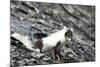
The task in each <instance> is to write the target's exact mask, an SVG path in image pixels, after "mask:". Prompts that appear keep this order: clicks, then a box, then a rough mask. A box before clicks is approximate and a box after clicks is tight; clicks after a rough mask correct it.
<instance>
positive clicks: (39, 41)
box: [35, 39, 43, 52]
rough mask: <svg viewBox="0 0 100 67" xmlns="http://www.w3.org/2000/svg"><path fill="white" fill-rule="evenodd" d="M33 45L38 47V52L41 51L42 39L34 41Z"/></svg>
mask: <svg viewBox="0 0 100 67" xmlns="http://www.w3.org/2000/svg"><path fill="white" fill-rule="evenodd" d="M35 47H36V48H39V49H40V52H42V48H43V41H42V39H39V40H38V41H37V42H36V45H35Z"/></svg>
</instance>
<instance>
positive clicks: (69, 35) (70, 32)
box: [65, 30, 73, 38]
mask: <svg viewBox="0 0 100 67" xmlns="http://www.w3.org/2000/svg"><path fill="white" fill-rule="evenodd" d="M72 37H73V32H72V31H71V30H68V31H67V32H65V38H72Z"/></svg>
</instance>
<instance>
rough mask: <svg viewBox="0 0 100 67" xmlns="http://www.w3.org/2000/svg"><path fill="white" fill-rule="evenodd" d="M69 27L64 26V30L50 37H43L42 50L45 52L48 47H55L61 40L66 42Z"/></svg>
mask: <svg viewBox="0 0 100 67" xmlns="http://www.w3.org/2000/svg"><path fill="white" fill-rule="evenodd" d="M67 30H68V29H67V28H66V27H64V28H63V29H62V30H60V31H58V32H56V33H54V34H52V35H50V36H48V37H45V38H43V39H42V40H43V49H42V51H43V52H45V51H47V50H48V49H51V48H53V47H55V46H56V44H57V42H59V41H61V43H64V42H65V40H66V39H65V36H64V34H65V32H66V31H67Z"/></svg>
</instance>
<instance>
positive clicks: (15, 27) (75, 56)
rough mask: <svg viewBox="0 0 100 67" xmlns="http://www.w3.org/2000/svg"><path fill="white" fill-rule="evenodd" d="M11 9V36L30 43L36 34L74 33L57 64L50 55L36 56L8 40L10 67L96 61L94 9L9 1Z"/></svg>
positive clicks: (92, 7)
mask: <svg viewBox="0 0 100 67" xmlns="http://www.w3.org/2000/svg"><path fill="white" fill-rule="evenodd" d="M10 9H11V11H10V12H11V13H10V15H11V16H10V20H11V21H10V23H11V34H12V33H15V32H17V33H19V34H22V35H27V36H29V38H30V40H31V41H32V43H34V40H35V39H34V37H33V34H34V33H36V32H42V33H46V34H48V35H50V34H52V33H53V32H56V31H58V30H60V29H62V28H63V25H65V26H67V27H70V28H73V29H74V37H73V39H72V41H71V42H68V43H66V45H65V46H63V47H62V48H61V50H60V54H61V60H60V61H55V60H53V59H52V55H51V53H50V52H47V53H38V54H36V53H34V52H31V51H28V50H27V49H25V48H23V47H22V45H23V44H22V43H21V42H19V41H17V40H12V39H11V48H10V61H11V62H10V63H11V67H15V66H23V65H25V66H26V65H42V64H57V63H73V62H89V61H95V6H85V5H84V6H82V5H71V4H55V3H40V2H24V1H11V5H10ZM18 45H20V46H18Z"/></svg>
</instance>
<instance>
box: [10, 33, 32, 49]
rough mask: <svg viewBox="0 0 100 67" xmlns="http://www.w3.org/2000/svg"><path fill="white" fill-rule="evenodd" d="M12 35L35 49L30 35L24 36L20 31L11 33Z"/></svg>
mask: <svg viewBox="0 0 100 67" xmlns="http://www.w3.org/2000/svg"><path fill="white" fill-rule="evenodd" d="M11 36H12V37H14V38H16V39H17V40H19V41H20V42H22V43H23V45H25V46H26V48H28V49H30V50H33V48H32V43H31V41H30V40H29V38H28V36H23V35H21V34H19V33H14V34H12V35H11Z"/></svg>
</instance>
